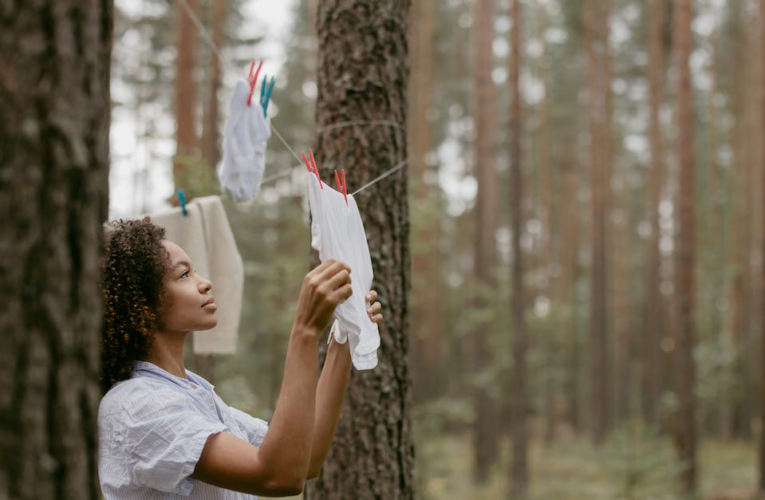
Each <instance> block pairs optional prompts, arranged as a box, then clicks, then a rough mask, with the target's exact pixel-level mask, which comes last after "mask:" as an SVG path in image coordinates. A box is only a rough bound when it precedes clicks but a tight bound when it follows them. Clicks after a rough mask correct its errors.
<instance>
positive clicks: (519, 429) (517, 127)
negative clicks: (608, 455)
mask: <svg viewBox="0 0 765 500" xmlns="http://www.w3.org/2000/svg"><path fill="white" fill-rule="evenodd" d="M511 17H512V20H513V26H512V29H511V31H510V51H511V52H510V95H511V107H510V217H511V232H512V239H513V243H512V245H513V265H512V271H511V276H510V282H511V284H512V303H511V312H512V325H513V326H512V338H513V370H512V373H513V377H512V378H513V380H512V392H511V395H510V396H511V398H512V399H511V402H510V407H511V410H512V414H511V417H510V429H511V432H510V435H511V439H512V458H511V461H510V498H513V499H519V500H520V499H524V498H526V496H527V493H528V484H529V465H528V425H527V418H528V396H527V395H526V385H527V383H526V378H527V377H526V351H527V349H528V333H527V328H526V320H525V317H524V314H525V309H526V304H525V302H526V301H525V297H526V294H525V292H524V284H523V251H522V249H521V234H522V232H523V213H522V210H523V208H522V200H523V185H522V180H523V174H522V169H521V157H522V155H521V134H522V132H523V115H522V111H521V86H520V84H521V82H520V78H521V29H522V28H521V2H520V0H513V4H512V11H511ZM546 208H547V209H548V210H549V207H546Z"/></svg>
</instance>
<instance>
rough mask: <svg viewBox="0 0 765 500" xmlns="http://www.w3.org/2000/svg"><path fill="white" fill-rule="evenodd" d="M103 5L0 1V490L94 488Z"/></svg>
mask: <svg viewBox="0 0 765 500" xmlns="http://www.w3.org/2000/svg"><path fill="white" fill-rule="evenodd" d="M112 9H113V6H112V2H111V1H109V0H105V1H100V2H98V1H87V2H85V1H80V0H60V1H56V2H52V3H45V2H23V3H14V4H3V5H2V6H0V22H2V26H3V28H2V29H0V67H2V72H1V73H0V213H2V214H3V222H2V224H0V248H1V249H2V250H0V276H2V280H0V283H2V284H0V287H2V296H3V300H2V301H1V302H0V331H2V334H0V498H4V499H17V498H18V499H35V500H48V499H51V500H52V499H54V498H78V499H91V500H97V499H98V498H100V494H99V489H98V477H97V471H96V454H97V427H96V417H97V411H98V399H99V384H98V365H99V363H98V352H99V331H100V327H101V315H102V306H101V292H100V276H101V272H100V271H101V270H100V261H101V250H102V235H103V231H102V227H101V225H102V223H103V222H104V221H105V220H106V218H107V217H108V204H109V199H108V172H109V118H110V94H109V72H110V57H111V43H112V23H113V13H112Z"/></svg>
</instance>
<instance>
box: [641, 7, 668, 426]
mask: <svg viewBox="0 0 765 500" xmlns="http://www.w3.org/2000/svg"><path fill="white" fill-rule="evenodd" d="M663 2H664V0H650V2H649V5H648V9H649V10H648V18H649V25H650V28H649V54H650V56H649V58H650V62H649V66H648V80H649V87H650V125H649V127H650V130H649V132H648V137H649V141H650V147H651V176H650V181H649V186H650V187H649V195H648V207H647V210H646V212H647V215H648V217H647V218H648V221H649V223H650V224H651V235H650V237H649V238H648V248H647V251H646V253H647V254H648V259H647V263H648V268H647V270H646V274H645V278H646V284H645V316H644V323H643V324H644V325H645V327H644V330H643V349H642V350H643V370H642V410H643V418H644V419H645V422H646V423H647V424H648V425H651V426H653V425H656V424H657V423H658V413H657V412H658V406H657V403H658V401H659V392H660V391H659V342H660V339H661V337H662V332H663V331H664V329H663V328H662V323H661V303H662V298H661V286H660V285H661V251H660V249H659V241H660V239H661V227H660V226H659V204H660V203H661V186H662V182H663V180H664V162H663V161H662V147H661V137H662V134H661V119H660V109H661V101H662V74H663V68H664V53H663V52H664V51H663V48H664V44H663V41H662V22H663V19H662V18H663V13H664V9H663V5H662V4H663Z"/></svg>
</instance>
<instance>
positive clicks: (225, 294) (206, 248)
mask: <svg viewBox="0 0 765 500" xmlns="http://www.w3.org/2000/svg"><path fill="white" fill-rule="evenodd" d="M186 211H187V213H188V215H187V216H184V215H183V213H182V211H181V209H180V208H173V209H171V210H169V211H165V212H161V213H157V214H152V215H150V218H151V222H152V223H154V224H156V225H158V226H161V227H164V228H165V231H166V233H165V237H166V238H167V239H168V240H170V241H172V242H173V243H176V244H177V245H178V246H180V247H181V248H183V250H184V251H185V252H186V253H187V254H188V255H189V258H190V259H191V262H192V264H193V266H194V269H195V271H196V272H197V273H199V274H200V275H202V276H204V277H205V278H207V279H209V280H210V281H211V282H212V285H213V289H212V292H211V293H212V295H213V296H214V297H215V303H216V304H217V305H218V310H217V311H216V312H215V316H216V317H217V318H218V324H217V325H216V326H215V328H213V329H211V330H205V331H201V332H194V333H193V335H194V343H193V347H194V352H195V353H196V354H234V353H235V352H236V338H237V331H238V330H239V316H240V314H241V311H242V293H243V291H244V266H243V265H242V257H241V256H240V255H239V250H238V248H237V246H236V241H235V240H234V234H233V232H232V231H231V226H230V225H229V223H228V218H227V217H226V210H225V208H224V207H223V203H222V202H221V199H220V197H219V196H206V197H204V198H194V199H193V200H192V201H191V202H189V203H188V204H187V205H186Z"/></svg>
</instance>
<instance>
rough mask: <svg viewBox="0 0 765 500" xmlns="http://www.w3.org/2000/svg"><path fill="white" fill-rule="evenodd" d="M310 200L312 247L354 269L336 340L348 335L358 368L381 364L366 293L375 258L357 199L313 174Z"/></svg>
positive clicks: (323, 256) (339, 312)
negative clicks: (373, 258) (345, 195)
mask: <svg viewBox="0 0 765 500" xmlns="http://www.w3.org/2000/svg"><path fill="white" fill-rule="evenodd" d="M308 201H309V204H310V207H311V216H312V218H313V220H312V222H311V246H312V247H313V248H314V249H316V250H318V252H319V259H321V261H322V262H324V261H326V260H328V259H335V260H339V261H342V262H345V263H346V264H348V266H349V267H350V268H351V286H352V287H353V295H351V297H350V298H349V299H348V300H346V301H344V302H343V303H342V304H340V305H339V306H337V309H335V318H336V321H335V325H333V331H334V334H335V339H336V340H337V341H338V342H340V343H344V341H345V339H344V337H345V336H346V335H347V338H348V341H349V342H350V343H351V346H350V347H351V360H352V361H353V366H355V367H356V369H357V370H369V369H371V368H374V367H375V366H377V348H378V347H380V332H379V331H378V329H377V323H375V322H373V321H372V320H371V319H370V318H369V315H368V314H367V312H366V310H367V307H369V302H367V300H366V298H365V297H366V294H367V292H368V291H369V289H370V287H371V286H372V279H373V278H374V275H373V273H372V259H371V258H370V256H369V247H368V246H367V236H366V232H365V231H364V224H363V222H362V221H361V215H360V214H359V209H358V206H357V205H356V200H355V199H354V198H353V196H351V195H348V205H346V203H345V197H343V195H342V194H341V193H338V192H337V191H335V190H334V189H332V188H330V187H329V185H327V184H324V186H323V189H322V188H321V187H320V186H319V181H318V179H317V178H316V177H315V176H314V175H313V174H309V182H308Z"/></svg>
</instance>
